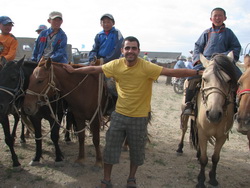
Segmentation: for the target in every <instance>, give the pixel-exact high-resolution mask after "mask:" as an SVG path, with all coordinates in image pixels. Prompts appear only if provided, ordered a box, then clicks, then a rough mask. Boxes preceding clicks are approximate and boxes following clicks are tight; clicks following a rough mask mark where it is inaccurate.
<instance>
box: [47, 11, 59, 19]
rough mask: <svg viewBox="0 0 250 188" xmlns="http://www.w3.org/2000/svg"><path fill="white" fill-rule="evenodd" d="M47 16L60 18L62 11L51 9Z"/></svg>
mask: <svg viewBox="0 0 250 188" xmlns="http://www.w3.org/2000/svg"><path fill="white" fill-rule="evenodd" d="M49 18H50V19H52V20H53V19H55V18H62V13H61V12H56V11H53V12H51V13H50V14H49Z"/></svg>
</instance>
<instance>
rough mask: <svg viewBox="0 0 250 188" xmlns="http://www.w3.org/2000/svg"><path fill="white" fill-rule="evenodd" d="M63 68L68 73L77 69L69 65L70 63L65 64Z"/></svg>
mask: <svg viewBox="0 0 250 188" xmlns="http://www.w3.org/2000/svg"><path fill="white" fill-rule="evenodd" d="M63 68H64V69H65V70H66V71H67V72H68V73H72V72H74V71H75V69H74V68H73V67H72V66H71V65H68V64H63Z"/></svg>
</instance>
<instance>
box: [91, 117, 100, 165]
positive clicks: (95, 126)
mask: <svg viewBox="0 0 250 188" xmlns="http://www.w3.org/2000/svg"><path fill="white" fill-rule="evenodd" d="M100 126H101V122H100V121H99V119H98V117H97V116H96V117H95V119H94V121H93V122H92V123H91V125H90V128H91V132H92V134H93V137H92V142H93V144H94V146H95V152H96V162H95V166H97V167H103V161H102V154H101V149H100Z"/></svg>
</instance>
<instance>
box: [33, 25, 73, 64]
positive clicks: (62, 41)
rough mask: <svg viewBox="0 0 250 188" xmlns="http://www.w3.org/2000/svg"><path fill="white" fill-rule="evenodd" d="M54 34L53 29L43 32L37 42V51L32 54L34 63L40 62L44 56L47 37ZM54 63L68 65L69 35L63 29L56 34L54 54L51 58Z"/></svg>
mask: <svg viewBox="0 0 250 188" xmlns="http://www.w3.org/2000/svg"><path fill="white" fill-rule="evenodd" d="M52 32H53V30H52V28H49V29H46V30H43V31H42V32H41V33H40V35H39V37H38V38H37V40H36V42H35V49H34V51H33V54H32V59H31V60H32V61H36V62H39V61H40V59H41V58H42V56H43V53H44V49H45V48H46V44H47V37H48V36H49V35H50V34H51V33H52ZM50 58H51V59H52V61H54V62H58V63H68V56H67V35H66V34H65V33H64V31H63V30H62V29H60V30H59V32H58V33H57V34H56V38H55V41H54V43H53V52H52V55H51V57H50Z"/></svg>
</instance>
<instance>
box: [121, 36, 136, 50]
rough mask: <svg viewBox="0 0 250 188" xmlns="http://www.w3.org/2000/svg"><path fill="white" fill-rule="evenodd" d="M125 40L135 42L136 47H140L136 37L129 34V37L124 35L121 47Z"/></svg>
mask: <svg viewBox="0 0 250 188" xmlns="http://www.w3.org/2000/svg"><path fill="white" fill-rule="evenodd" d="M125 41H129V42H137V44H138V49H140V42H139V40H138V39H137V38H135V37H133V36H129V37H126V38H125V39H124V40H123V42H122V48H123V47H124V44H125Z"/></svg>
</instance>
